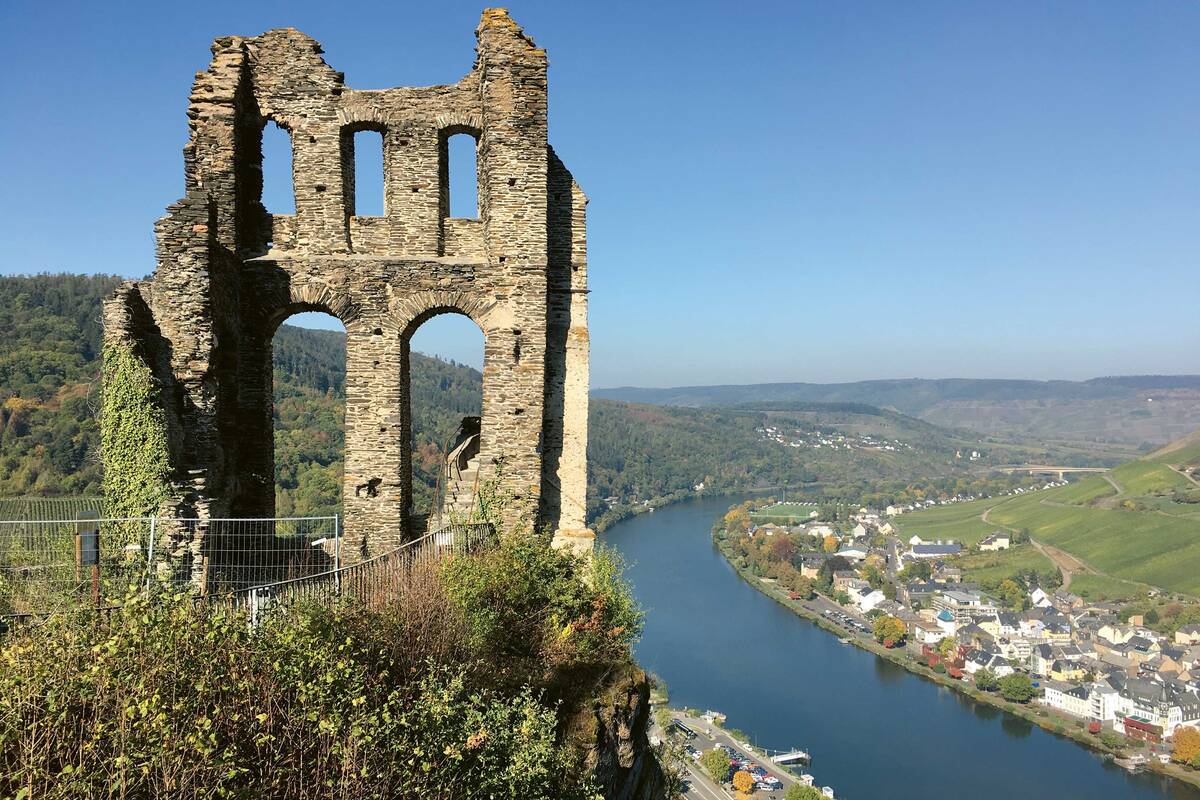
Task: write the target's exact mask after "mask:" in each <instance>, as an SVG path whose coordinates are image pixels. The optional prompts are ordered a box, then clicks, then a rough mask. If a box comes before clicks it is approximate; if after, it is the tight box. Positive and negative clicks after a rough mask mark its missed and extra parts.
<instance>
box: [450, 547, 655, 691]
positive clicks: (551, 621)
mask: <svg viewBox="0 0 1200 800" xmlns="http://www.w3.org/2000/svg"><path fill="white" fill-rule="evenodd" d="M621 568H622V565H621V562H620V560H619V557H618V556H617V555H616V554H615V553H613V552H612V551H610V550H607V549H605V548H600V547H598V548H596V551H595V552H594V554H593V556H592V561H591V571H590V575H589V574H588V573H587V566H586V564H585V563H584V562H583V561H581V560H580V559H578V558H576V557H574V556H572V555H570V554H569V553H567V552H565V551H561V550H554V549H551V548H549V547H547V546H546V544H545V543H544V542H542V541H540V540H539V539H537V538H535V537H532V536H514V537H510V538H507V539H505V540H504V541H503V542H502V543H501V544H500V545H499V546H497V547H495V548H493V549H491V550H488V551H486V552H484V553H482V554H478V555H473V556H468V557H465V558H455V559H450V560H448V561H447V562H445V566H444V568H443V577H444V579H445V582H446V586H447V593H448V594H449V596H450V598H451V599H452V600H453V601H454V602H455V603H456V605H457V606H458V608H459V609H460V610H461V612H462V613H463V615H464V618H465V623H466V627H467V631H468V634H469V638H470V641H471V644H472V646H473V647H474V648H475V649H477V650H479V651H480V652H481V653H482V654H484V657H485V658H492V657H500V658H517V659H525V660H531V659H536V660H537V661H538V662H540V663H541V664H542V665H543V666H549V667H551V668H553V667H557V666H563V665H569V664H574V663H594V662H603V661H609V660H613V659H623V658H627V657H628V653H629V647H630V645H631V643H632V642H633V641H634V640H635V639H636V638H637V636H638V634H639V633H640V632H641V624H642V612H641V610H640V609H639V608H638V607H637V604H636V603H635V602H634V600H633V595H632V594H631V592H630V591H629V587H628V585H626V584H625V582H624V580H623V579H622V577H621Z"/></svg>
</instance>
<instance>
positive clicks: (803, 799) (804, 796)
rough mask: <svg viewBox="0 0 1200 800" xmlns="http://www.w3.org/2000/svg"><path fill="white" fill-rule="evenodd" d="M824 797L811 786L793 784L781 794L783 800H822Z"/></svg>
mask: <svg viewBox="0 0 1200 800" xmlns="http://www.w3.org/2000/svg"><path fill="white" fill-rule="evenodd" d="M824 797H825V795H823V794H821V792H820V791H819V790H817V789H814V788H813V787H811V786H805V785H804V784H802V783H793V784H792V785H791V786H789V787H788V788H787V791H786V792H784V794H783V800H824Z"/></svg>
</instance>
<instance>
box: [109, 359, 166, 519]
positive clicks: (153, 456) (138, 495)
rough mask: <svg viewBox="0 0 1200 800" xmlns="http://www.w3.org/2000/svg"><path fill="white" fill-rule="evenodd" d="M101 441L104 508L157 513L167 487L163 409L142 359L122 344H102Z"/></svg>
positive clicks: (120, 513) (122, 513) (115, 513)
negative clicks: (103, 345)
mask: <svg viewBox="0 0 1200 800" xmlns="http://www.w3.org/2000/svg"><path fill="white" fill-rule="evenodd" d="M102 376H103V381H104V388H103V406H102V413H101V415H100V445H101V447H102V448H103V453H104V497H105V502H106V507H107V508H106V513H107V514H108V515H109V516H112V517H143V516H148V515H151V514H153V513H155V512H156V511H157V510H158V506H159V504H160V503H161V502H162V501H163V500H165V499H166V498H167V496H168V491H169V485H170V484H169V480H168V476H169V474H170V458H169V455H168V451H167V447H168V445H167V422H166V415H165V413H164V412H163V409H162V407H161V405H160V399H159V387H158V382H157V381H156V380H155V379H154V375H153V374H152V373H151V372H150V369H149V367H148V366H146V363H145V362H144V361H143V360H142V359H141V358H139V357H138V356H137V355H135V354H134V352H133V351H132V350H131V349H130V348H129V347H126V346H124V345H116V344H108V345H105V347H104V366H103V370H102Z"/></svg>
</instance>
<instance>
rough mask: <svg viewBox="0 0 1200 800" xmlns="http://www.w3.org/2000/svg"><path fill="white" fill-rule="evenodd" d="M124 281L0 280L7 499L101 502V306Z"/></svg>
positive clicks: (1, 461) (0, 471) (2, 474)
mask: <svg viewBox="0 0 1200 800" xmlns="http://www.w3.org/2000/svg"><path fill="white" fill-rule="evenodd" d="M118 282H119V279H118V278H115V277H111V276H105V275H97V276H83V275H37V276H28V277H6V278H0V331H3V332H4V335H3V337H0V495H9V496H14V495H58V494H72V495H95V494H98V493H99V491H100V472H101V469H100V461H99V459H98V458H97V457H96V454H97V452H98V449H99V439H100V431H99V429H98V428H97V426H96V422H95V412H96V407H95V406H96V403H97V400H98V391H97V390H98V383H99V382H98V380H97V379H98V377H99V368H100V364H99V361H100V339H101V334H100V300H101V298H103V297H104V296H105V295H106V294H108V293H109V292H111V291H112V290H113V289H114V288H115V287H116V286H117V284H118Z"/></svg>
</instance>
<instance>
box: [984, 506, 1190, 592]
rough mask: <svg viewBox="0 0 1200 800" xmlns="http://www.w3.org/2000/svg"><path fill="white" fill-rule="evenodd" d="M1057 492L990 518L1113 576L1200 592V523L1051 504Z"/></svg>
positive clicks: (995, 510)
mask: <svg viewBox="0 0 1200 800" xmlns="http://www.w3.org/2000/svg"><path fill="white" fill-rule="evenodd" d="M1064 488H1066V487H1064ZM1056 491H1058V490H1053V489H1052V490H1050V491H1047V492H1037V493H1035V494H1030V495H1025V496H1022V497H1018V498H1014V499H1012V500H1009V501H1007V502H1005V503H1002V504H1000V505H998V506H996V507H995V508H993V509H992V511H991V514H990V519H991V520H992V521H994V522H996V523H998V524H1000V525H1005V526H1007V527H1010V528H1028V529H1029V531H1030V534H1031V535H1032V536H1033V537H1034V538H1035V539H1037V540H1038V541H1042V542H1045V543H1046V544H1051V545H1054V546H1055V547H1059V548H1062V549H1063V550H1065V551H1067V552H1068V553H1071V554H1072V555H1075V556H1077V557H1079V558H1081V559H1083V560H1084V561H1086V562H1088V563H1089V564H1091V565H1092V566H1093V567H1095V568H1096V569H1097V570H1100V571H1101V572H1105V573H1108V574H1110V575H1112V576H1114V577H1117V578H1125V579H1128V580H1133V581H1139V582H1141V583H1149V584H1152V585H1154V586H1162V587H1164V588H1166V589H1172V590H1175V591H1181V592H1187V593H1189V594H1200V522H1198V521H1196V520H1194V519H1188V518H1181V517H1170V516H1165V515H1163V514H1158V513H1155V512H1154V511H1143V512H1136V511H1125V510H1120V509H1103V508H1087V507H1071V506H1052V505H1046V503H1045V502H1043V501H1049V502H1056V501H1058V498H1057V497H1056V496H1055V492H1056Z"/></svg>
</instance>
